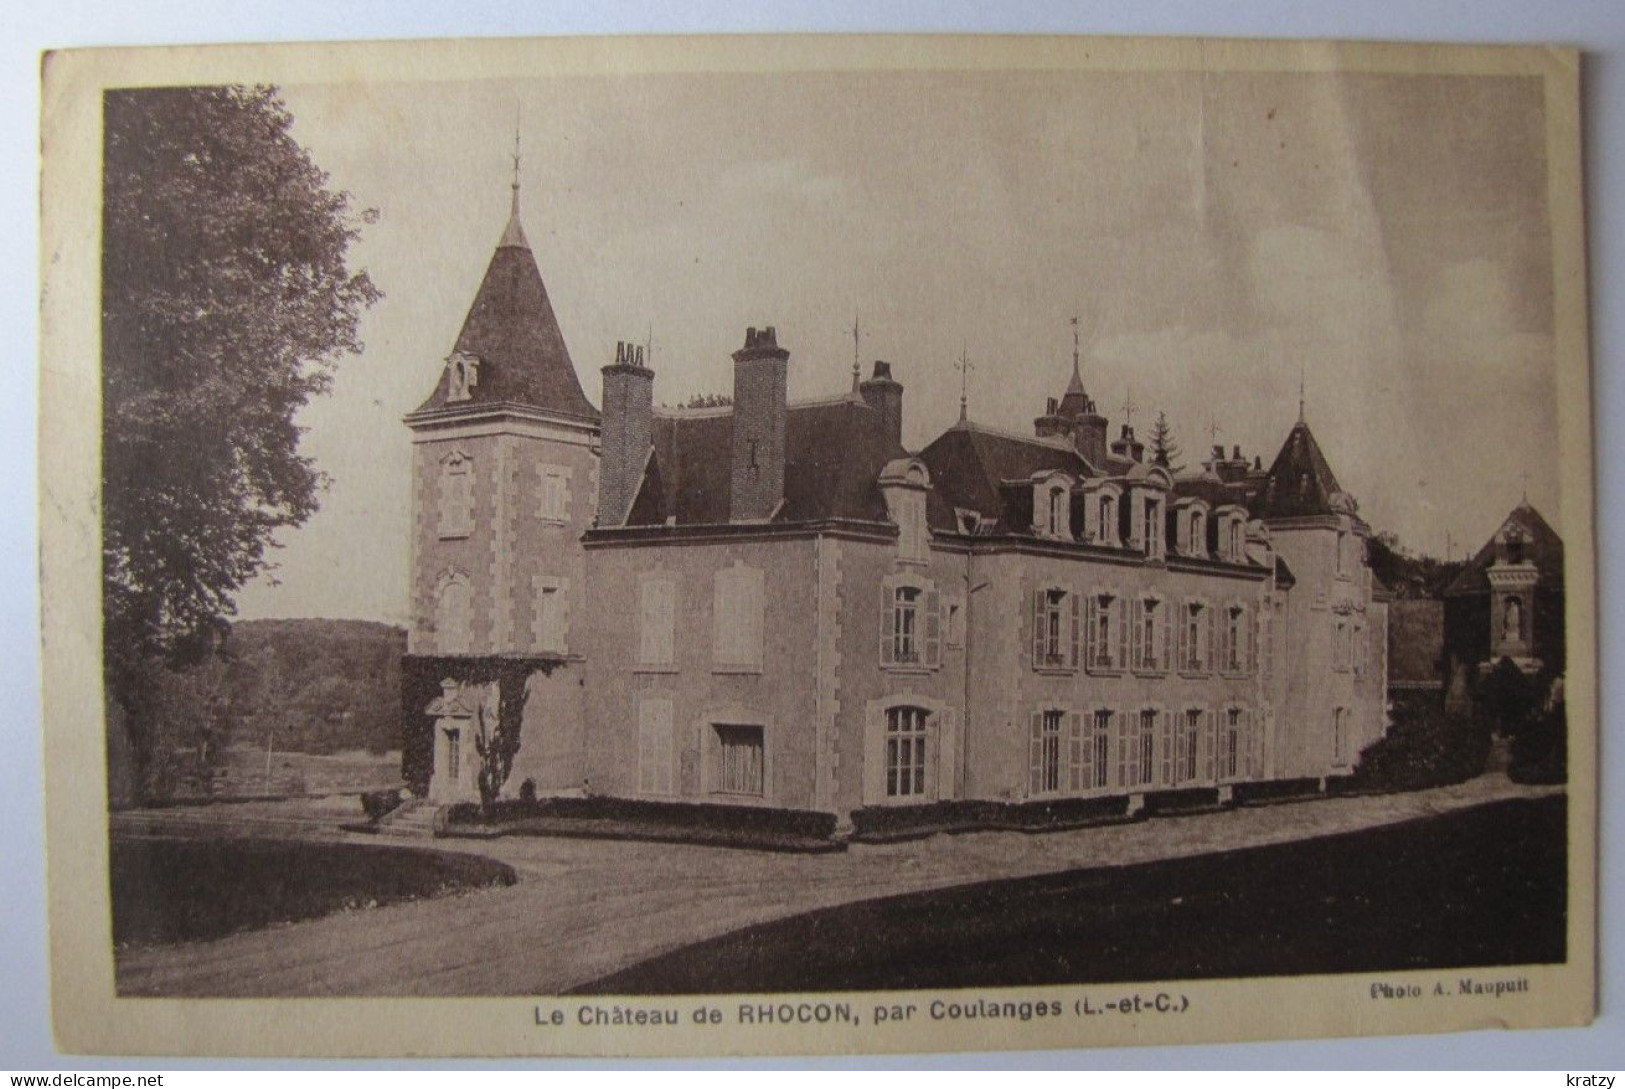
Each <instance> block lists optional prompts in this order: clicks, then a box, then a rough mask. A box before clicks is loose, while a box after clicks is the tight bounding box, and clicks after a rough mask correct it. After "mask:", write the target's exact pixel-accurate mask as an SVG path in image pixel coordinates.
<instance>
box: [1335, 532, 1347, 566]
mask: <svg viewBox="0 0 1625 1089" xmlns="http://www.w3.org/2000/svg"><path fill="white" fill-rule="evenodd" d="M1348 537H1349V535H1348V534H1347V533H1346V532H1344V531H1343V530H1341V529H1340V530H1338V531H1337V577H1338V578H1347V577H1348V574H1349V544H1348Z"/></svg>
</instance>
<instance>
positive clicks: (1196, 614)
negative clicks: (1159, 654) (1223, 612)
mask: <svg viewBox="0 0 1625 1089" xmlns="http://www.w3.org/2000/svg"><path fill="white" fill-rule="evenodd" d="M1207 632H1208V610H1207V606H1206V605H1205V604H1204V603H1202V602H1200V601H1186V602H1185V603H1184V604H1183V605H1182V606H1181V608H1180V611H1179V670H1180V672H1181V673H1204V672H1206V671H1207V643H1208V636H1207Z"/></svg>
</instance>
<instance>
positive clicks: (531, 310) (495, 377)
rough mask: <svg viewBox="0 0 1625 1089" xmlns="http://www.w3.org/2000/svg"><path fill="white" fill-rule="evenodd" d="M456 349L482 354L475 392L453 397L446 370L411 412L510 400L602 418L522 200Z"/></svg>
mask: <svg viewBox="0 0 1625 1089" xmlns="http://www.w3.org/2000/svg"><path fill="white" fill-rule="evenodd" d="M455 350H456V351H459V352H464V353H467V354H469V355H472V356H476V357H477V358H478V359H479V372H478V373H479V377H478V381H477V382H476V383H474V384H473V385H472V386H471V387H470V389H469V396H468V397H467V399H466V400H458V401H453V400H451V399H450V396H449V394H450V385H451V375H450V369H449V368H447V369H445V370H443V371H442V372H441V374H440V380H439V381H438V382H437V383H436V384H435V388H434V392H433V393H431V394H430V395H429V399H428V400H426V401H424V402H423V404H421V405H419V406H418V408H417V410H416V412H414V413H413V415H416V414H417V413H423V412H430V411H433V410H437V409H446V408H464V407H482V406H488V405H498V404H506V405H518V406H521V407H525V408H532V409H540V410H542V411H544V412H551V413H557V414H561V415H564V416H573V417H578V418H580V419H584V420H592V421H597V420H598V418H599V415H598V410H597V409H596V408H594V407H593V405H592V402H591V401H589V400H587V395H586V394H585V393H584V392H583V391H582V389H581V380H580V379H579V378H578V377H577V376H576V369H575V364H574V363H573V362H571V360H570V350H569V348H568V347H566V346H565V343H564V333H563V331H562V330H561V329H560V328H559V321H558V318H557V317H556V316H555V315H554V313H553V303H552V301H551V300H550V299H549V298H548V295H547V285H546V284H544V283H543V282H542V274H541V271H540V270H539V269H538V268H537V267H536V258H535V256H534V255H533V254H532V253H531V249H530V242H529V241H528V240H527V239H526V238H525V231H524V228H523V227H522V226H521V225H520V223H519V209H518V205H517V201H516V203H515V207H514V210H513V213H512V215H511V216H510V217H509V219H508V225H507V227H506V228H505V229H504V230H503V232H502V239H501V241H499V242H498V243H497V248H496V252H495V253H494V254H492V255H491V262H490V264H489V265H488V266H487V267H486V270H485V279H484V280H482V281H481V282H480V289H479V292H478V293H477V294H476V295H475V296H474V304H473V305H472V306H470V307H469V310H468V316H467V317H466V318H464V320H463V328H462V331H461V332H460V333H459V334H458V335H457V343H456V346H455Z"/></svg>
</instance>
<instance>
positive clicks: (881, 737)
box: [863, 711, 886, 805]
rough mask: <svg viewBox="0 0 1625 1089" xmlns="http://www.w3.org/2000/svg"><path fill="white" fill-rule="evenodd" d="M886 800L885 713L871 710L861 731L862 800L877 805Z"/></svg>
mask: <svg viewBox="0 0 1625 1089" xmlns="http://www.w3.org/2000/svg"><path fill="white" fill-rule="evenodd" d="M885 800H886V714H885V712H883V711H881V712H873V713H871V714H870V715H869V716H868V719H867V721H866V722H865V724H864V732H863V802H864V804H865V805H878V804H880V803H881V802H884V801H885Z"/></svg>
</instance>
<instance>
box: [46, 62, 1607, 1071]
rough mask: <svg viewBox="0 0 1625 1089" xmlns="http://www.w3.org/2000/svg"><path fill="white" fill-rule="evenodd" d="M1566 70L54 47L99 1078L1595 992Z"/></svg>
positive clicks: (52, 745) (58, 715)
mask: <svg viewBox="0 0 1625 1089" xmlns="http://www.w3.org/2000/svg"><path fill="white" fill-rule="evenodd" d="M1579 64H1580V60H1579V57H1578V56H1577V55H1575V54H1574V53H1573V52H1571V51H1565V50H1561V49H1544V48H1466V47H1458V46H1420V45H1407V46H1400V45H1388V46H1381V45H1359V46H1355V45H1341V44H1332V43H1259V42H1235V41H1223V42H1215V41H1209V42H1200V41H1179V40H1162V41H1128V40H1100V39H1081V38H1080V39H1067V38H1014V37H1012V38H998V39H975V38H953V37H942V38H907V37H887V38H844V37H805V38H753V37H735V38H698V39H683V38H668V39H580V40H550V41H480V42H455V41H444V42H427V43H425V42H401V43H389V44H368V45H339V44H329V45H301V46H267V47H214V48H187V49H137V50H107V51H81V52H68V53H60V54H55V55H52V56H50V57H48V58H47V60H46V63H45V66H44V77H43V78H44V132H45V139H44V158H43V170H44V174H43V180H44V208H43V216H44V221H43V222H44V252H43V254H42V267H43V277H44V284H45V296H44V300H43V306H44V314H43V328H44V335H45V340H44V345H43V372H42V386H43V392H42V405H41V412H42V427H41V433H42V436H43V438H42V449H41V463H42V494H43V509H42V519H43V534H44V541H43V550H42V567H43V579H44V600H45V602H46V610H45V617H44V640H45V672H46V676H45V692H46V697H47V708H46V710H47V718H46V731H47V737H46V755H47V763H48V768H47V774H48V780H47V799H48V860H49V870H50V898H51V918H50V923H51V927H50V938H51V943H52V965H53V996H52V997H53V1002H54V1016H55V1027H56V1033H57V1040H58V1043H59V1046H60V1047H61V1048H62V1049H64V1050H66V1051H70V1052H110V1053H123V1054H210V1055H226V1054H250V1055H273V1054H281V1055H318V1056H319V1055H331V1056H341V1055H370V1056H385V1055H621V1056H637V1055H680V1054H708V1055H722V1054H740V1053H764V1054H778V1053H838V1052H880V1051H914V1052H920V1051H939V1050H956V1049H1004V1048H1030V1047H1045V1048H1056V1047H1088V1046H1096V1045H1123V1044H1153V1043H1180V1042H1200V1041H1230V1040H1243V1039H1261V1038H1270V1037H1299V1036H1317V1035H1354V1034H1386V1033H1409V1032H1432V1031H1459V1030H1467V1029H1473V1028H1483V1027H1489V1026H1505V1027H1530V1026H1554V1025H1573V1024H1582V1023H1585V1022H1587V1021H1589V1019H1590V1018H1591V1016H1592V1013H1593V1009H1594V1001H1595V1000H1594V989H1595V988H1594V966H1593V958H1594V950H1595V928H1596V920H1595V909H1594V872H1595V850H1596V840H1595V823H1596V815H1595V814H1596V796H1595V753H1596V657H1595V638H1594V637H1595V596H1594V595H1595V586H1594V556H1593V548H1592V539H1593V509H1592V481H1591V470H1590V458H1591V416H1590V401H1589V393H1588V390H1589V371H1588V362H1587V338H1586V293H1585V280H1584V262H1583V252H1584V244H1583V218H1582V213H1581V200H1580V173H1579V164H1580V147H1579V124H1578V109H1579V106H1578V82H1579Z"/></svg>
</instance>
